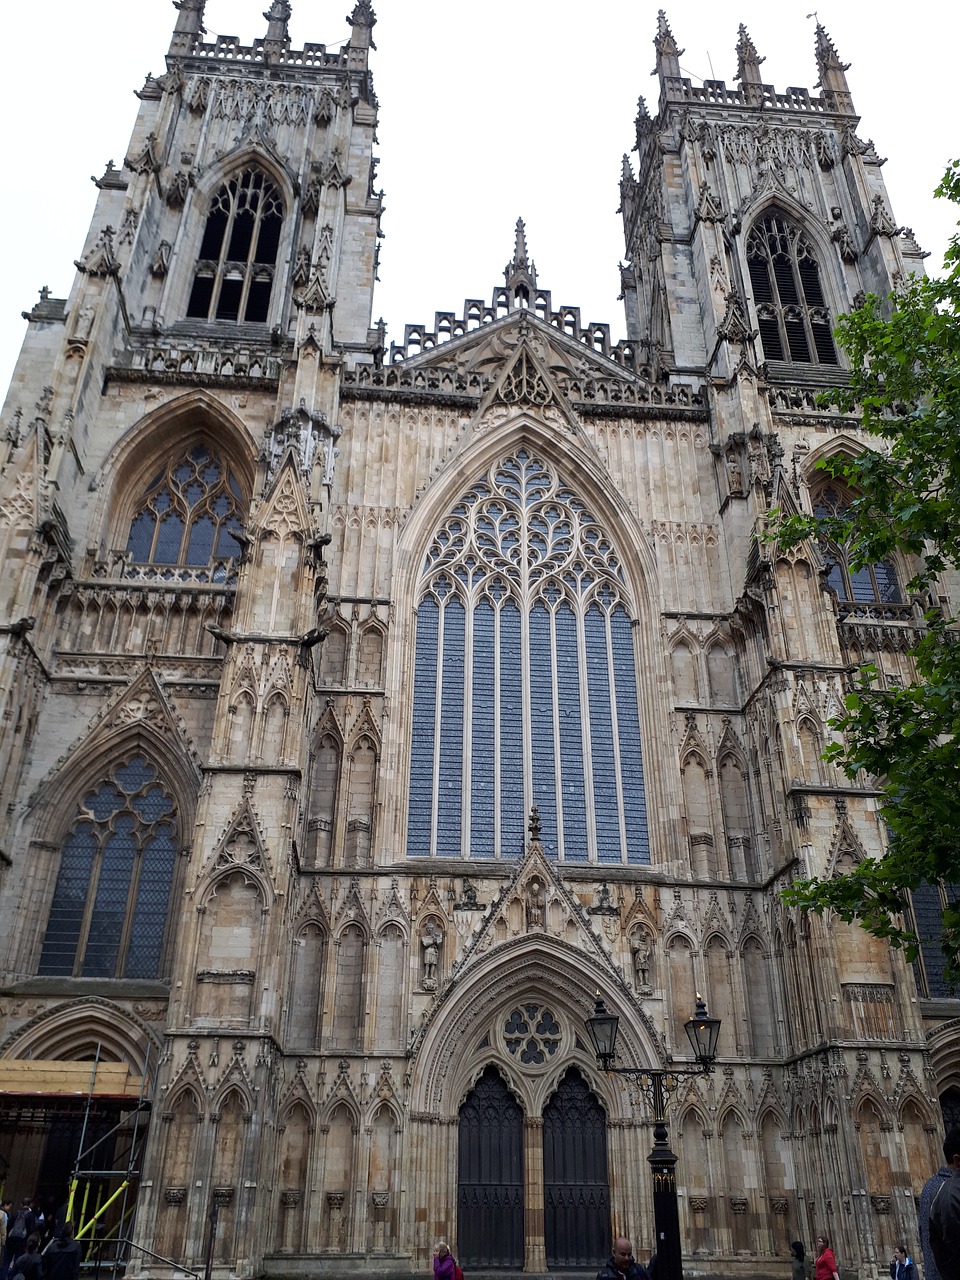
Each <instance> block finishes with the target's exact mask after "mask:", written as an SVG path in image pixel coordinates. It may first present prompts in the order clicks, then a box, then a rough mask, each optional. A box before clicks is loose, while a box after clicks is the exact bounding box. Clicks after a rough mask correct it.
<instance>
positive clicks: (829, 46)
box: [816, 22, 850, 71]
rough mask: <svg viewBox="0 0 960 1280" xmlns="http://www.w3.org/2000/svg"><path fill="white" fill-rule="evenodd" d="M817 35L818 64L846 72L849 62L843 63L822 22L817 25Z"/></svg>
mask: <svg viewBox="0 0 960 1280" xmlns="http://www.w3.org/2000/svg"><path fill="white" fill-rule="evenodd" d="M816 35H817V43H816V51H817V62H818V63H820V65H821V66H822V67H837V68H839V69H840V70H841V71H846V70H847V69H848V68H849V66H850V64H849V62H846V63H841V61H840V55H839V54H838V53H837V49H836V45H835V44H834V43H833V40H832V39H831V38H830V35H829V33H828V32H827V30H826V28H825V27H824V26H823V25H822V23H820V22H818V23H817V32H816Z"/></svg>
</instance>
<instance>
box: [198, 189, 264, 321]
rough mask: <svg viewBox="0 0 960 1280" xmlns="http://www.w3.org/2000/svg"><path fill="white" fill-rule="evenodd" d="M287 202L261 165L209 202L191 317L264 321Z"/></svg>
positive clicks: (222, 190) (221, 190)
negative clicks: (267, 177)
mask: <svg viewBox="0 0 960 1280" xmlns="http://www.w3.org/2000/svg"><path fill="white" fill-rule="evenodd" d="M282 222H283V201H282V200H281V199H280V193H279V191H278V190H277V189H276V187H275V186H274V185H273V184H272V183H271V182H269V181H268V180H267V179H266V178H265V177H264V175H263V174H262V173H261V172H260V171H259V170H258V169H245V170H244V171H243V173H239V174H237V175H236V176H235V177H233V178H231V179H230V180H229V181H228V182H225V183H224V184H223V186H222V187H221V188H220V190H219V191H218V192H217V194H216V195H215V196H214V197H213V200H212V201H211V202H210V211H209V213H208V215H207V225H206V227H205V228H204V233H203V242H202V243H201V245H200V256H199V259H198V261H197V270H196V275H195V276H194V280H193V290H192V291H191V294H190V302H189V304H188V306H187V315H188V316H191V317H196V318H197V319H202V320H234V321H245V322H254V323H260V324H263V323H265V321H266V319H267V315H268V312H269V308H270V291H271V289H272V288H273V276H274V270H275V267H276V262H277V251H278V249H279V247H280V227H281V224H282Z"/></svg>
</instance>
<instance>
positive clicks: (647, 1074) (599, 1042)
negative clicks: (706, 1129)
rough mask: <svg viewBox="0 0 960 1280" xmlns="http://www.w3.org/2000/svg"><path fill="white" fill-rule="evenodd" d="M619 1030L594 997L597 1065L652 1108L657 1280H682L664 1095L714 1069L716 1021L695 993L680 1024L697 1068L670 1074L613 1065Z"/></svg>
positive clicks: (673, 1164) (613, 1017)
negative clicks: (631, 1085) (625, 1081)
mask: <svg viewBox="0 0 960 1280" xmlns="http://www.w3.org/2000/svg"><path fill="white" fill-rule="evenodd" d="M619 1028H620V1019H619V1018H618V1017H617V1015H616V1014H615V1013H608V1012H607V1010H606V1008H605V1007H604V1003H603V1001H602V1000H601V999H600V997H599V995H598V996H597V1007H596V1009H595V1010H594V1014H593V1017H592V1018H588V1019H587V1031H588V1032H589V1033H590V1039H591V1040H592V1041H593V1047H594V1050H595V1051H596V1054H597V1064H598V1066H599V1067H600V1069H601V1071H613V1072H616V1073H617V1075H621V1076H634V1077H636V1079H637V1082H638V1083H639V1085H640V1087H641V1089H643V1091H644V1093H645V1094H646V1095H647V1096H648V1097H649V1098H650V1100H651V1102H652V1104H653V1149H652V1150H651V1152H650V1154H649V1155H648V1156H647V1160H648V1161H649V1163H650V1167H651V1169H652V1170H653V1221H654V1226H655V1228H656V1233H657V1276H658V1280H661V1278H662V1280H683V1261H682V1258H681V1252H680V1215H679V1212H678V1210H677V1178H676V1164H677V1157H676V1156H675V1155H674V1154H673V1152H672V1151H671V1150H670V1144H669V1141H668V1139H667V1124H666V1106H667V1094H668V1093H670V1092H671V1091H672V1090H673V1089H675V1088H676V1087H677V1084H678V1082H679V1080H680V1078H681V1077H682V1076H698V1075H703V1074H704V1073H705V1072H710V1071H712V1070H713V1064H714V1060H715V1059H716V1056H717V1039H718V1037H719V1035H720V1019H719V1018H711V1016H710V1014H709V1013H707V1006H706V1004H705V1002H704V1000H703V997H702V996H699V995H698V996H697V1007H696V1010H695V1011H694V1013H693V1015H692V1017H690V1018H688V1019H687V1021H686V1022H685V1023H684V1029H685V1030H686V1033H687V1036H688V1037H689V1040H690V1044H691V1045H692V1047H693V1053H694V1057H695V1058H696V1061H697V1065H696V1067H671V1068H670V1069H669V1070H664V1069H662V1068H660V1067H616V1066H614V1065H613V1064H614V1059H615V1058H616V1050H617V1031H618V1030H619Z"/></svg>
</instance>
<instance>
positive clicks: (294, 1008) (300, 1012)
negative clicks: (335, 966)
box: [287, 916, 328, 1051]
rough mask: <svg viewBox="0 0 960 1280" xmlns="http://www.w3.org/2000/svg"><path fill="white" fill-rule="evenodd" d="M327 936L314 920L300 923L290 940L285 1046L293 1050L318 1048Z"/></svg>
mask: <svg viewBox="0 0 960 1280" xmlns="http://www.w3.org/2000/svg"><path fill="white" fill-rule="evenodd" d="M327 951H328V934H327V930H326V929H325V927H324V925H323V924H322V923H321V922H320V921H319V920H317V919H316V918H315V916H314V917H309V918H307V919H305V920H303V921H302V922H301V923H300V925H299V926H298V928H297V933H296V937H295V938H294V940H293V955H292V957H291V961H290V991H289V996H288V999H287V1043H288V1046H289V1047H290V1049H292V1050H301V1051H302V1050H306V1051H313V1050H316V1049H319V1048H320V1037H321V1033H322V1030H323V1009H324V1000H325V995H326V990H325V988H326V971H327Z"/></svg>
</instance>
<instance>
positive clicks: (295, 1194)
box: [280, 1191, 302, 1209]
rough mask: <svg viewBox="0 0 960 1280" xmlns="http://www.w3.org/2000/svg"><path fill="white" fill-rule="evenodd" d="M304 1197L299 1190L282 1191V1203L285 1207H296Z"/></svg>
mask: <svg viewBox="0 0 960 1280" xmlns="http://www.w3.org/2000/svg"><path fill="white" fill-rule="evenodd" d="M301 1199H302V1196H301V1193H300V1192H299V1191H281V1192H280V1205H281V1207H282V1208H284V1209H295V1208H296V1207H297V1205H298V1204H299V1203H300V1201H301Z"/></svg>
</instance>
